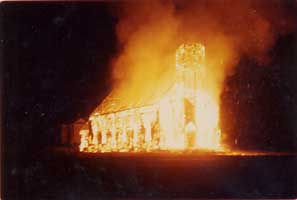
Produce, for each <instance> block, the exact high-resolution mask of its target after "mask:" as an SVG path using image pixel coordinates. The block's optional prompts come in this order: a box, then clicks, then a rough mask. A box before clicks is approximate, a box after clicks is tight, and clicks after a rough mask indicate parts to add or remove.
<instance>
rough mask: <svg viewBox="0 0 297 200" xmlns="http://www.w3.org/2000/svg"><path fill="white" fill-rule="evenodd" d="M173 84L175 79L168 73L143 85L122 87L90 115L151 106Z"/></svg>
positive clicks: (115, 90) (113, 92)
mask: <svg viewBox="0 0 297 200" xmlns="http://www.w3.org/2000/svg"><path fill="white" fill-rule="evenodd" d="M170 76H171V77H170ZM174 83H175V77H172V74H171V75H170V73H168V74H164V75H163V76H160V77H159V78H158V79H155V80H147V81H146V82H145V83H144V84H141V83H139V84H137V83H136V84H133V85H127V86H126V87H125V86H124V85H123V86H121V87H119V88H116V89H114V90H113V91H112V92H111V93H110V94H109V95H108V96H107V97H106V98H105V99H104V100H103V101H102V102H101V103H100V105H99V106H98V107H97V108H96V109H95V110H94V112H93V113H92V115H94V114H95V113H98V114H101V115H102V114H108V113H114V112H119V111H123V110H128V109H132V108H138V107H144V106H149V105H153V104H155V103H157V102H158V101H159V100H160V99H161V98H162V97H163V96H164V95H166V94H167V93H168V92H169V91H170V89H171V88H172V87H173V85H174Z"/></svg>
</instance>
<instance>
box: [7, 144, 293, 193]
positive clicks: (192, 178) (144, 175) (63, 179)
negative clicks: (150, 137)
mask: <svg viewBox="0 0 297 200" xmlns="http://www.w3.org/2000/svg"><path fill="white" fill-rule="evenodd" d="M242 153H243V152H241V153H239V152H238V153H236V155H235V154H234V153H233V154H231V153H228V154H223V153H216V154H214V153H209V152H192V153H185V154H182V153H170V154H169V153H167V152H162V153H148V154H145V155H144V154H141V153H120V154H119V153H105V154H98V153H95V154H94V153H78V154H77V153H73V152H72V153H71V152H65V151H60V150H56V151H54V152H52V151H50V152H47V153H46V154H43V153H42V154H36V158H35V159H33V160H31V161H30V162H28V163H27V164H26V165H24V166H23V168H22V169H20V171H18V173H17V174H16V175H15V177H14V178H16V183H17V185H11V188H17V190H18V192H17V193H14V194H18V195H21V197H22V198H21V199H23V198H25V199H29V198H30V199H99V198H100V197H117V198H132V197H133V198H151V197H153V198H160V197H187V198H202V197H204V198H213V197H219V198H221V197H225V198H231V197H236V198H249V197H254V198H255V197H257V198H260V197H262V198H264V197H265V198H282V197H291V198H294V197H296V196H297V184H296V181H297V172H296V169H295V168H296V161H297V157H296V154H288V153H282V154H277V153H259V152H258V153H255V152H245V156H239V154H240V155H243V154H242ZM14 191H15V190H14ZM14 194H11V195H12V196H13V195H14Z"/></svg>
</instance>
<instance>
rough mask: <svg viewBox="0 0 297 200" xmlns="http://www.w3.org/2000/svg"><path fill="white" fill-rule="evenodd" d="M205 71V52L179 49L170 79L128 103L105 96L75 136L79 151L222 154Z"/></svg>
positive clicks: (201, 48) (192, 46) (215, 106)
mask: <svg viewBox="0 0 297 200" xmlns="http://www.w3.org/2000/svg"><path fill="white" fill-rule="evenodd" d="M204 71H205V47H204V46H203V45H201V44H189V45H188V44H183V45H181V46H180V47H179V48H178V49H177V51H176V71H175V75H174V77H171V78H170V79H166V81H164V80H161V81H159V82H157V87H153V88H151V90H150V92H147V91H146V93H145V94H136V95H133V98H130V97H129V95H127V97H126V98H119V97H118V96H117V93H116V92H112V93H111V94H110V95H109V96H107V97H106V99H105V100H104V101H103V102H102V103H101V104H100V105H99V106H98V107H97V108H96V109H95V111H94V112H93V113H92V114H91V116H90V118H89V122H88V124H86V125H85V126H84V127H83V128H82V129H81V131H80V135H81V143H80V151H83V152H132V151H134V152H136V151H147V152H149V151H158V150H185V149H208V150H221V149H222V145H221V143H220V128H219V126H218V119H219V107H218V102H216V101H215V99H213V98H212V96H211V95H210V94H209V92H208V91H207V90H206V89H205V87H204V85H203V80H204V79H205V78H207V77H206V75H205V73H204ZM160 79H162V78H160Z"/></svg>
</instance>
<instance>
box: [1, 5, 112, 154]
mask: <svg viewBox="0 0 297 200" xmlns="http://www.w3.org/2000/svg"><path fill="white" fill-rule="evenodd" d="M1 6H2V7H1V8H2V15H3V27H2V28H3V31H2V34H3V38H4V39H3V40H2V45H3V46H4V57H5V59H4V74H3V75H4V89H5V93H4V94H5V102H4V105H5V106H4V108H5V113H4V116H5V122H6V124H5V125H6V126H5V132H6V133H7V135H6V136H7V137H5V140H6V142H7V143H13V144H14V145H17V146H19V147H20V146H23V147H24V148H25V149H27V148H28V147H32V146H35V145H34V144H36V145H37V146H40V145H43V144H48V143H49V141H51V142H53V141H54V140H55V139H56V137H57V135H58V134H59V125H60V124H61V123H69V122H72V121H74V120H76V119H77V118H79V117H87V116H88V114H89V113H90V112H91V111H92V109H94V107H95V106H96V105H97V104H98V103H99V102H100V101H101V100H102V98H103V97H104V96H105V95H106V94H107V92H108V91H109V89H110V88H109V81H108V79H109V78H108V77H109V70H108V65H109V60H110V58H111V56H112V55H114V51H115V42H116V39H115V34H114V25H115V19H114V18H113V17H112V16H111V15H110V14H109V10H108V7H107V5H105V4H102V3H96V4H91V3H87V4H71V3H67V4H64V3H51V4H41V5H40V4H33V3H25V4H22V3H4V4H2V5H1Z"/></svg>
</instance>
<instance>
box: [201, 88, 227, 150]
mask: <svg viewBox="0 0 297 200" xmlns="http://www.w3.org/2000/svg"><path fill="white" fill-rule="evenodd" d="M197 105H198V106H197V108H196V124H197V137H196V145H197V147H199V148H205V149H221V148H222V147H221V144H220V129H219V126H218V122H219V107H218V102H216V101H215V100H214V99H213V98H212V97H211V96H210V95H209V94H207V93H206V92H205V91H199V92H198V93H197Z"/></svg>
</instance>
